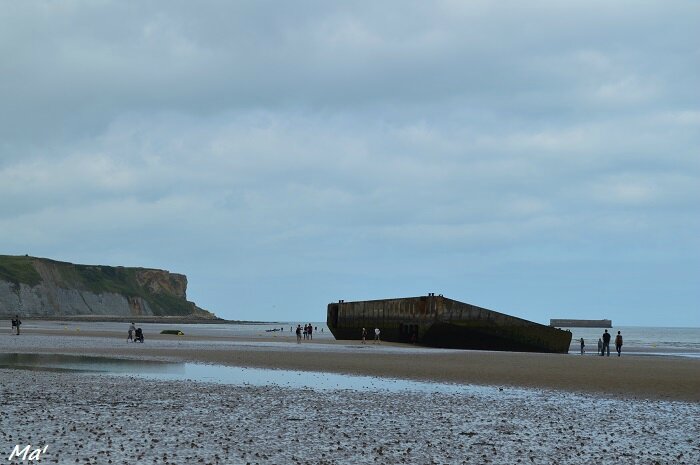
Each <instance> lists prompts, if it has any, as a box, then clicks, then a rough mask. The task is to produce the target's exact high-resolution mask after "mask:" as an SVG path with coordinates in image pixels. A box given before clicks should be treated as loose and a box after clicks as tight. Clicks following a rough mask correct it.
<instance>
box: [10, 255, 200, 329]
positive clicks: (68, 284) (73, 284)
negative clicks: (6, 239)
mask: <svg viewBox="0 0 700 465" xmlns="http://www.w3.org/2000/svg"><path fill="white" fill-rule="evenodd" d="M35 262H36V263H39V264H42V265H44V266H46V267H48V268H49V269H50V270H51V271H52V272H51V273H50V274H51V276H52V278H53V279H55V280H56V283H55V284H56V285H58V286H59V287H62V288H65V289H79V290H82V291H89V292H92V293H95V294H103V293H108V292H109V293H115V294H121V295H124V296H127V297H141V298H142V299H143V300H145V301H146V302H148V304H149V306H150V307H151V310H153V314H154V315H157V316H185V315H193V314H200V313H201V312H199V311H198V309H197V308H196V307H195V306H194V304H192V303H191V302H188V301H186V300H185V299H182V298H180V297H178V296H174V295H171V294H167V293H165V292H161V293H153V292H150V291H149V290H148V289H146V288H144V287H143V286H141V285H139V283H138V281H137V279H136V273H137V270H138V268H126V267H114V266H101V265H75V264H73V263H66V262H58V261H54V260H49V259H44V258H35V257H28V256H10V255H0V279H2V280H5V281H8V282H12V283H15V284H20V283H24V284H27V285H29V286H36V285H37V284H39V283H40V282H41V281H42V278H41V276H40V275H39V273H38V272H37V270H36V268H35ZM37 266H39V265H37Z"/></svg>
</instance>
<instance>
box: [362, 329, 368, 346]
mask: <svg viewBox="0 0 700 465" xmlns="http://www.w3.org/2000/svg"><path fill="white" fill-rule="evenodd" d="M362 343H363V344H367V330H366V329H365V328H362Z"/></svg>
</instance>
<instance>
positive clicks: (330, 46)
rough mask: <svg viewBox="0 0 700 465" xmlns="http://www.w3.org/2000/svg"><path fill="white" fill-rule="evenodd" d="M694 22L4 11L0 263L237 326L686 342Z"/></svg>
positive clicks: (659, 16) (237, 9)
mask: <svg viewBox="0 0 700 465" xmlns="http://www.w3.org/2000/svg"><path fill="white" fill-rule="evenodd" d="M698 24H700V3H698V2H696V1H666V0H664V1H648V2H646V1H630V2H625V1H616V2H608V1H591V0H586V1H581V2H577V1H567V2H560V1H551V2H537V1H531V2H519V1H512V2H508V1H504V2H493V1H468V2H467V1H437V2H424V1H415V2H412V1H407V0H399V1H381V2H369V1H367V2H363V1H355V2H328V1H325V0H319V1H294V2H286V1H276V2H265V1H239V2H233V1H231V2H226V1H224V2H221V1H198V2H191V1H152V2H123V1H107V0H105V1H92V0H91V1H84V2H82V1H26V2H2V3H0V199H2V200H1V201H0V247H1V249H0V253H2V254H12V255H19V254H25V253H28V254H30V255H34V256H41V257H49V258H53V259H57V260H64V261H70V262H77V263H88V264H106V265H124V266H143V267H152V268H162V269H167V270H170V271H173V272H178V273H183V274H186V275H187V276H188V279H189V287H188V298H189V299H190V300H194V301H195V302H196V303H197V304H198V305H199V306H201V307H204V308H206V309H209V310H211V311H213V312H214V313H216V314H217V315H219V316H221V317H224V318H229V319H255V320H292V321H300V322H301V321H305V320H311V321H321V320H325V312H326V304H327V303H329V302H332V301H337V300H338V299H345V300H348V301H349V300H365V299H376V298H388V297H400V296H416V295H424V294H427V293H428V292H435V293H440V294H444V295H445V296H447V297H450V298H453V299H457V300H460V301H464V302H468V303H472V304H475V305H480V306H483V307H486V308H490V309H493V310H498V311H502V312H505V313H508V314H512V315H516V316H519V317H522V318H526V319H531V320H534V321H538V322H540V323H548V322H549V318H560V317H561V318H566V317H571V318H611V319H612V320H613V323H615V324H618V325H664V326H695V327H700V78H699V76H700V33H699V32H698V30H699V28H698V27H697V25H698Z"/></svg>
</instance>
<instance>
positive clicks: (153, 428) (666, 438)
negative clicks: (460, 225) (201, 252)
mask: <svg viewBox="0 0 700 465" xmlns="http://www.w3.org/2000/svg"><path fill="white" fill-rule="evenodd" d="M148 336H151V335H147V341H146V343H145V344H132V343H128V344H127V343H126V342H125V341H124V337H123V334H117V333H114V334H112V333H109V332H107V333H105V332H100V333H97V332H91V331H89V330H83V331H81V332H80V333H73V332H71V333H61V332H58V333H56V332H44V333H42V332H37V333H32V332H28V333H26V334H22V335H21V336H19V337H17V336H12V335H9V334H6V335H0V352H4V353H51V354H57V353H64V354H85V355H103V356H116V357H123V358H132V359H138V360H171V361H193V362H205V363H216V364H224V365H231V366H246V367H262V368H277V369H285V370H295V371H297V373H301V374H300V375H298V376H304V372H305V371H314V372H322V373H329V372H334V373H349V374H362V375H369V376H374V377H396V378H406V379H417V380H429V381H444V382H450V383H456V384H454V385H452V386H451V389H450V390H445V389H441V388H440V387H439V385H435V389H434V390H431V389H428V390H426V389H421V390H411V389H408V390H402V391H396V390H386V389H381V388H378V387H373V386H369V387H363V388H352V389H350V388H344V387H343V386H339V387H338V388H337V389H335V388H333V389H328V388H324V389H321V388H318V389H316V388H313V387H311V388H309V387H303V388H300V387H285V386H284V385H279V384H270V385H244V384H241V383H238V384H236V383H233V384H226V383H205V382H198V381H196V380H195V381H163V380H152V379H144V378H140V377H132V376H129V375H127V376H126V377H125V376H112V375H94V374H85V373H65V372H49V371H26V370H14V369H0V379H2V383H1V384H0V386H1V388H2V392H1V393H0V394H1V395H0V402H2V408H0V454H3V455H4V457H7V456H8V455H9V454H10V452H11V451H12V448H13V447H14V446H15V445H17V444H23V445H26V444H32V445H33V446H34V447H38V446H43V445H48V449H47V454H46V455H45V457H44V458H43V459H42V463H85V464H105V463H113V464H132V463H153V464H192V463H208V464H222V465H223V464H241V463H243V464H244V463H257V464H294V463H319V464H365V463H366V464H376V463H387V464H403V463H410V464H413V463H419V464H433V463H441V464H453V463H454V464H517V463H531V464H582V465H583V464H589V463H593V462H597V461H600V460H601V458H603V457H604V458H605V461H606V462H607V461H609V462H610V463H619V464H669V465H670V464H688V465H690V464H693V465H695V464H697V463H700V439H699V438H700V424H699V423H698V422H697V421H694V419H697V418H700V399H698V392H699V391H700V380H699V378H698V377H699V372H700V370H699V368H700V361H699V360H696V359H681V358H674V357H649V356H646V357H644V356H631V355H630V356H623V357H620V358H617V357H610V358H608V357H598V356H595V355H590V356H578V355H553V354H522V353H499V352H473V351H453V350H436V349H428V348H418V347H412V346H402V345H396V344H382V345H372V344H368V345H364V346H363V345H362V344H360V343H359V342H357V341H328V340H326V341H322V340H321V341H316V342H310V343H308V342H307V343H303V344H296V343H295V342H294V339H292V338H277V339H274V338H187V337H173V336H168V337H166V336H158V335H156V336H152V337H148ZM280 373H281V374H283V375H282V376H289V373H290V372H282V371H280ZM320 376H323V375H320ZM406 384H410V383H406ZM312 385H313V383H312ZM455 386H456V389H455V388H454V387H455ZM110 461H111V462H110Z"/></svg>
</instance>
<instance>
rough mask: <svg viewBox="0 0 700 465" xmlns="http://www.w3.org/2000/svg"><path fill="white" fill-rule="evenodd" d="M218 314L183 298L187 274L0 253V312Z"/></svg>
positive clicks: (198, 316) (144, 315)
mask: <svg viewBox="0 0 700 465" xmlns="http://www.w3.org/2000/svg"><path fill="white" fill-rule="evenodd" d="M16 314H19V315H21V316H22V317H36V318H42V319H51V318H56V319H72V318H92V319H106V320H111V319H113V320H120V319H129V318H138V319H140V320H142V321H143V320H151V319H153V320H158V319H160V318H167V319H171V318H173V319H174V318H177V319H178V320H190V319H193V320H210V321H214V320H219V319H218V318H217V317H216V315H214V314H213V313H211V312H209V311H207V310H204V309H202V308H200V307H198V306H197V305H196V304H195V303H194V302H190V301H188V300H187V277H186V276H185V275H183V274H177V273H171V272H169V271H165V270H158V269H152V268H135V267H123V266H105V265H78V264H74V263H68V262H60V261H55V260H51V259H48V258H38V257H31V256H28V255H22V256H14V255H0V317H3V316H14V315H16Z"/></svg>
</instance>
